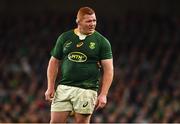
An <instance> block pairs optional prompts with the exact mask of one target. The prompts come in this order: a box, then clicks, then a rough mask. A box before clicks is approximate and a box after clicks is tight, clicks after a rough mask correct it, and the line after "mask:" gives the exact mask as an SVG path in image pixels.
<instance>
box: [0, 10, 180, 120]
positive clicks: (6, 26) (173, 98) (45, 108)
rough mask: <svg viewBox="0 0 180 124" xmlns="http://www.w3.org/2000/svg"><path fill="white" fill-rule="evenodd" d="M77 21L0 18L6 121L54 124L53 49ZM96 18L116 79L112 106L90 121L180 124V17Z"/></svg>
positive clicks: (0, 109) (0, 91) (0, 94)
mask: <svg viewBox="0 0 180 124" xmlns="http://www.w3.org/2000/svg"><path fill="white" fill-rule="evenodd" d="M72 17H73V16H72V15H71V14H69V15H58V14H52V13H50V14H48V13H46V14H44V15H41V16H32V15H26V16H25V15H24V16H2V17H1V19H0V58H1V60H0V122H1V123H2V122H3V123H5V122H17V123H20V122H22V123H23V122H26V123H27V122H30V123H33V122H39V123H40V122H49V119H50V103H49V102H47V101H45V99H44V93H45V91H46V88H47V81H46V80H47V79H46V69H47V65H48V60H49V58H50V50H51V49H52V47H53V46H54V45H55V42H56V39H57V37H58V36H59V35H60V34H61V33H62V32H64V31H67V30H69V29H72V28H75V27H76V24H75V18H72ZM97 20H98V22H97V31H99V32H100V33H102V34H103V35H104V36H106V37H107V38H108V39H109V41H110V42H111V44H112V50H113V56H114V72H115V75H114V80H113V83H112V87H111V88H110V92H109V95H108V103H107V106H106V107H105V108H104V109H102V110H98V111H95V112H94V114H93V116H92V120H91V122H94V123H103V122H108V123H115V122H117V123H122V122H123V123H130V122H134V123H140V122H142V123H148V122H149V123H150V122H156V123H158V122H164V123H167V122H180V85H179V84H180V53H179V51H180V50H179V49H180V47H179V46H180V18H179V17H175V16H174V17H172V16H171V17H169V16H159V15H143V14H138V13H134V14H127V15H124V16H121V17H117V18H106V17H100V16H99V15H97ZM71 121H72V120H71V118H70V119H69V122H71Z"/></svg>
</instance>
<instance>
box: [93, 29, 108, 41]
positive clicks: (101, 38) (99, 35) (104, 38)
mask: <svg viewBox="0 0 180 124" xmlns="http://www.w3.org/2000/svg"><path fill="white" fill-rule="evenodd" d="M94 35H95V37H96V38H97V39H99V40H100V41H103V42H109V40H108V39H107V38H106V37H105V36H103V35H102V34H101V33H100V32H98V31H95V32H94Z"/></svg>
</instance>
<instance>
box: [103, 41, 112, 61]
mask: <svg viewBox="0 0 180 124" xmlns="http://www.w3.org/2000/svg"><path fill="white" fill-rule="evenodd" d="M100 48H101V49H100V60H103V59H112V49H111V44H110V43H109V41H108V40H107V39H106V38H103V39H102V41H101V47H100Z"/></svg>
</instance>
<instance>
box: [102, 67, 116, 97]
mask: <svg viewBox="0 0 180 124" xmlns="http://www.w3.org/2000/svg"><path fill="white" fill-rule="evenodd" d="M112 80H113V66H109V67H108V68H104V73H103V77H102V87H101V92H100V94H101V95H106V96H107V94H108V91H109V88H110V86H111V84H112Z"/></svg>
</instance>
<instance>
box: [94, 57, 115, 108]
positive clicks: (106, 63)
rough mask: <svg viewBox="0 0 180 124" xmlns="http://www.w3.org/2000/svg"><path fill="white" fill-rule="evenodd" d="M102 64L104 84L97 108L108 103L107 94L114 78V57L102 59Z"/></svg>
mask: <svg viewBox="0 0 180 124" xmlns="http://www.w3.org/2000/svg"><path fill="white" fill-rule="evenodd" d="M101 65H102V68H103V76H102V86H101V90H100V94H99V96H98V100H97V107H96V109H98V108H103V107H104V106H105V105H106V103H107V94H108V91H109V88H110V86H111V83H112V80H113V60H112V59H106V60H102V61H101Z"/></svg>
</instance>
